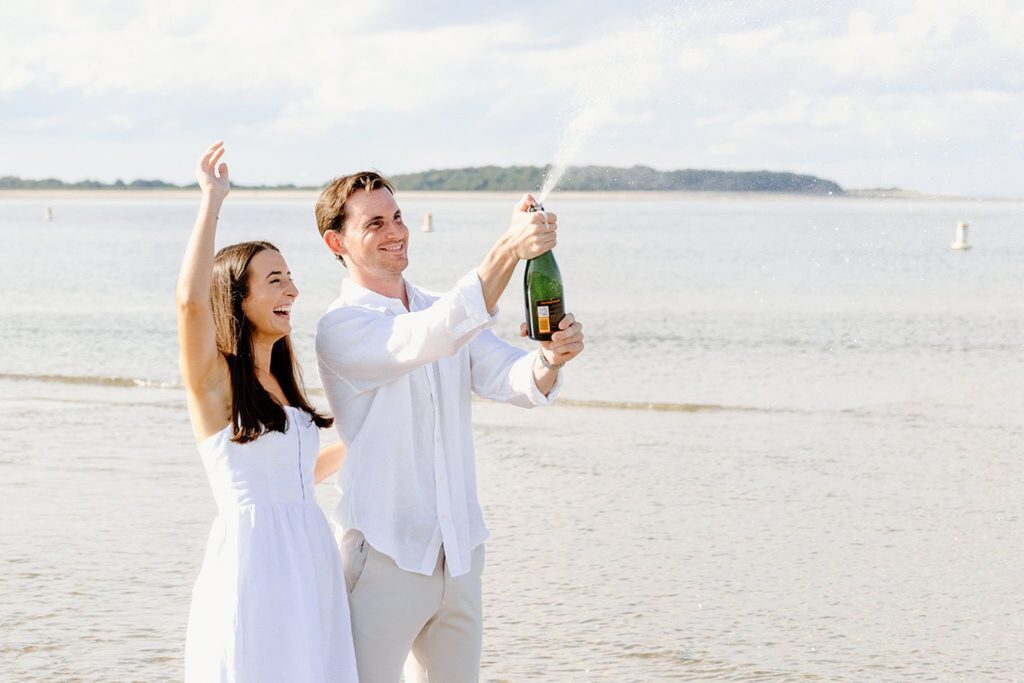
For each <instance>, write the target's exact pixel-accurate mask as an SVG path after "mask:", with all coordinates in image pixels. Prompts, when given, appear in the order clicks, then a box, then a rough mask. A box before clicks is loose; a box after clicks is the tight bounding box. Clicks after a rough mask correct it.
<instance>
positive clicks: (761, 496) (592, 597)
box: [0, 194, 1024, 681]
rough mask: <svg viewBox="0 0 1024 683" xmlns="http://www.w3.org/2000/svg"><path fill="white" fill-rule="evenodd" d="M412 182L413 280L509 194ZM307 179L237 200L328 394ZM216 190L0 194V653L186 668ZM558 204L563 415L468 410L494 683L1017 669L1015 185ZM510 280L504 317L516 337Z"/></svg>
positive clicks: (47, 671)
mask: <svg viewBox="0 0 1024 683" xmlns="http://www.w3.org/2000/svg"><path fill="white" fill-rule="evenodd" d="M399 199H400V203H401V204H402V207H403V209H404V210H405V213H406V217H407V222H408V223H409V224H410V227H411V229H412V231H413V232H412V242H411V247H410V256H411V261H412V264H411V266H410V268H409V271H408V275H409V278H410V279H412V280H413V281H415V282H417V283H418V284H420V285H422V286H424V287H427V288H431V289H437V290H443V289H446V288H447V287H448V286H450V285H451V284H452V283H454V281H455V280H456V279H457V278H458V277H459V276H460V275H462V274H463V273H465V272H466V271H468V270H469V269H471V268H472V267H474V266H475V265H476V264H477V263H478V262H479V260H480V258H481V257H482V255H483V253H484V252H485V251H486V249H487V247H488V246H489V245H490V243H491V242H492V241H493V240H494V239H495V238H496V236H497V235H499V234H500V233H501V231H502V230H503V229H504V227H505V225H506V224H507V218H508V213H509V211H510V210H511V206H512V204H513V200H514V198H512V197H503V196H493V195H481V196H474V197H466V196H464V195H459V196H451V197H445V196H437V195H416V194H406V195H402V196H400V198H399ZM312 204H313V197H312V196H297V197H290V198H281V197H266V198H265V197H260V198H245V197H241V196H238V197H236V196H232V197H229V198H228V200H227V204H226V206H225V208H224V210H223V211H222V213H221V233H220V235H219V238H220V239H219V242H220V243H222V244H227V243H229V242H232V241H238V240H242V239H254V238H261V239H269V240H270V241H272V242H274V243H275V244H277V245H278V246H279V247H280V248H281V250H282V252H283V253H284V256H285V258H286V259H287V260H288V262H289V265H290V267H291V269H292V271H293V274H294V275H295V277H296V280H297V282H298V285H299V288H300V292H301V294H300V297H299V300H298V303H297V305H296V308H295V310H294V313H293V324H294V327H295V332H294V335H293V336H294V341H295V344H296V348H297V350H298V352H299V355H300V358H301V360H302V361H303V363H304V365H305V367H306V368H308V370H309V371H308V372H307V375H306V379H307V382H308V384H309V385H310V389H311V391H312V394H313V396H314V398H315V399H316V400H317V401H319V402H321V403H322V395H321V393H320V392H319V382H318V378H317V377H316V371H315V363H314V362H313V358H312V355H311V354H312V331H313V327H314V325H315V321H316V319H317V317H318V316H319V315H320V313H321V312H322V311H323V310H324V309H325V308H326V306H327V304H328V303H329V302H330V301H331V300H332V299H333V298H334V297H335V296H336V294H337V291H338V287H339V284H340V280H341V277H342V275H343V270H342V269H341V267H340V265H339V264H338V263H337V262H336V261H333V260H332V258H331V257H330V255H329V254H328V253H327V252H326V251H325V249H324V248H323V247H322V246H321V245H320V243H319V240H318V235H317V233H316V228H315V225H314V222H313V218H312ZM196 205H197V201H196V200H195V199H191V198H190V199H177V198H166V197H165V198H161V197H160V196H159V195H154V196H143V197H138V196H128V197H126V198H114V199H111V198H110V197H109V196H99V195H97V196H95V197H84V198H82V197H78V198H75V197H65V198H46V197H42V196H40V198H39V199H36V198H29V199H24V198H22V199H10V198H3V199H0V240H2V242H3V244H4V245H5V247H6V248H5V257H4V277H3V280H4V288H3V291H4V294H5V296H4V303H5V305H4V307H3V308H2V309H0V387H2V388H3V391H2V392H0V491H2V492H3V496H2V497H0V519H2V520H4V523H3V524H2V525H0V564H2V571H0V678H9V679H10V680H18V681H53V680H83V681H85V680H88V681H93V680H95V681H110V680H144V681H161V680H177V679H180V677H181V657H182V648H183V644H184V627H185V619H186V616H187V610H188V599H189V593H190V590H191V583H192V581H193V580H194V578H195V574H196V572H198V569H199V562H200V559H201V555H202V549H203V545H204V542H205V536H206V532H207V530H208V526H209V523H210V521H211V519H212V517H213V515H214V511H215V508H214V504H213V500H212V498H211V496H210V494H209V490H208V487H207V485H206V483H205V481H204V478H203V472H202V467H201V464H200V462H199V459H198V456H197V454H196V452H195V447H194V442H193V440H192V437H191V432H190V429H189V426H188V421H187V416H186V413H185V409H184V402H183V397H182V393H181V389H180V386H179V383H178V377H177V369H176V357H177V348H176V343H177V342H176V337H175V332H174V308H173V295H174V281H175V277H176V274H177V270H178V266H179V264H180V259H181V254H182V252H183V249H184V244H185V241H186V239H187V236H188V233H189V230H190V228H191V224H192V221H193V219H194V211H195V208H196ZM45 206H52V207H53V209H54V215H55V219H56V220H55V221H54V222H53V223H43V222H42V220H41V217H42V212H43V208H44V207H45ZM547 207H548V209H549V210H552V211H555V212H557V213H558V214H559V216H560V236H559V248H558V250H557V252H556V253H557V255H558V259H559V264H560V267H561V270H562V273H563V277H564V278H565V280H566V289H567V303H568V308H569V310H571V311H573V312H574V313H575V314H576V315H577V317H578V318H579V319H580V320H581V321H582V322H583V323H584V327H585V333H586V336H587V350H586V352H585V353H584V355H583V356H581V357H580V358H579V359H578V360H577V361H575V362H574V363H573V364H571V365H570V366H569V367H568V368H567V369H566V383H565V387H564V389H563V393H562V395H561V397H560V401H559V405H558V406H556V407H553V408H551V409H546V410H534V411H523V410H517V409H514V408H510V407H507V406H500V405H495V404H492V403H488V402H479V403H478V404H476V406H475V414H476V437H477V450H478V453H477V457H478V467H479V478H480V489H481V499H482V502H483V504H484V508H485V514H486V515H487V519H488V523H489V526H490V527H491V530H492V533H493V536H494V537H493V539H492V541H491V542H490V544H489V546H488V567H487V570H486V573H485V614H486V616H485V620H486V633H485V652H484V660H483V677H484V679H485V680H510V681H515V680H556V681H562V680H581V681H583V680H593V681H605V680H607V681H626V680H780V681H782V680H822V681H835V680H849V681H863V680H922V679H930V680H1017V679H1019V678H1020V676H1021V675H1022V672H1024V661H1022V660H1024V656H1022V655H1021V654H1020V652H1021V646H1022V645H1024V596H1022V593H1021V591H1020V588H1019V578H1018V576H1017V574H1018V571H1017V568H1018V567H1019V566H1020V565H1021V563H1022V562H1024V540H1022V538H1024V534H1022V531H1024V528H1022V521H1021V513H1022V511H1024V503H1022V501H1021V498H1020V495H1019V486H1018V485H1017V484H1018V483H1019V482H1020V481H1021V480H1022V477H1024V464H1022V462H1021V458H1020V455H1021V451H1022V448H1021V447H1022V443H1024V442H1022V436H1024V415H1022V410H1021V397H1022V396H1024V353H1022V351H1024V342H1022V339H1024V299H1022V297H1021V294H1022V292H1024V268H1022V267H1021V264H1022V263H1024V204H1022V203H1018V202H968V201H904V200H900V201H896V200H866V199H857V200H853V199H838V198H831V199H830V198H770V197H765V198H751V197H749V196H744V197H736V198H721V197H685V196H664V195H654V196H650V195H648V196H636V197H625V198H623V197H618V196H603V195H591V196H582V197H581V196H563V197H560V196H559V195H557V194H555V195H553V196H552V197H550V198H549V200H548V202H547ZM428 210H429V211H431V212H432V213H433V216H434V225H435V232H433V233H430V234H423V233H420V232H419V231H418V225H419V223H420V219H421V217H422V215H423V213H424V212H425V211H428ZM958 220H967V221H969V222H970V223H971V233H970V237H971V242H972V244H973V245H974V248H973V249H972V250H970V251H968V252H954V251H952V250H951V249H950V242H952V240H953V234H954V227H955V224H956V221H958ZM520 278H521V271H520V272H517V274H516V276H514V278H513V284H512V286H511V287H510V291H509V292H508V293H507V294H506V295H505V297H504V298H503V300H502V303H501V308H502V312H501V315H500V320H499V323H498V328H497V331H498V333H499V334H501V335H502V336H504V337H505V338H507V339H510V340H515V343H520V344H524V346H528V345H526V344H525V343H524V342H523V341H522V340H518V339H517V336H516V335H517V330H518V324H519V321H520V320H521V319H522V299H521V294H520V293H519V292H520V287H519V283H520V281H521V280H520ZM330 438H332V436H331V435H329V434H325V439H330ZM318 496H319V497H320V499H321V502H322V503H323V504H324V505H325V506H330V505H331V504H332V503H333V501H334V500H336V496H337V493H336V491H334V490H333V488H332V487H331V486H330V485H321V486H320V487H319V489H318Z"/></svg>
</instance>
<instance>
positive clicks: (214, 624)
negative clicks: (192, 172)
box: [177, 142, 356, 683]
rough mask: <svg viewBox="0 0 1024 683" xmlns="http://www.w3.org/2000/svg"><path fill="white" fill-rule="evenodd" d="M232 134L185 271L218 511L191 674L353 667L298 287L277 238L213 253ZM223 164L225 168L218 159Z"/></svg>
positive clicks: (194, 618)
mask: <svg viewBox="0 0 1024 683" xmlns="http://www.w3.org/2000/svg"><path fill="white" fill-rule="evenodd" d="M223 155H224V146H223V143H222V142H218V143H216V144H214V145H213V146H211V147H210V148H209V149H208V150H207V151H206V153H205V154H204V155H203V157H202V158H201V159H200V161H199V166H198V168H197V169H196V179H197V180H198V181H199V187H200V189H201V190H202V193H203V200H202V204H201V206H200V209H199V217H198V218H197V219H196V224H195V227H194V228H193V229H192V236H191V238H190V239H189V243H188V247H187V248H186V251H185V260H184V262H183V263H182V266H181V273H180V275H179V277H178V291H177V300H178V337H179V342H180V345H181V358H180V363H181V374H182V377H183V378H184V382H185V388H186V390H187V395H188V410H189V416H190V417H191V420H192V429H193V431H194V432H195V437H196V441H197V442H198V443H199V452H200V454H201V456H202V460H203V466H204V467H205V468H206V473H207V476H208V478H209V480H210V486H211V487H212V489H213V493H214V497H215V498H216V500H217V508H218V511H219V514H218V516H217V518H216V520H215V521H214V524H213V528H212V529H211V531H210V538H209V542H208V543H207V547H206V556H205V558H204V560H203V567H202V570H201V571H200V574H199V578H198V580H197V581H196V584H195V588H194V591H193V595H192V608H191V610H190V613H189V622H188V636H187V639H186V646H185V679H186V681H233V682H234V681H237V682H238V683H246V682H248V681H295V682H306V681H332V682H334V681H355V680H356V667H355V655H354V653H353V649H352V634H351V625H350V622H349V612H348V601H347V593H346V590H345V579H344V575H343V573H342V567H341V559H340V557H339V554H338V550H337V546H336V545H335V543H334V537H333V534H332V533H331V528H330V525H329V524H328V522H327V519H326V518H325V517H324V514H323V512H322V511H321V510H320V508H319V507H318V506H317V504H316V499H315V497H314V494H313V484H314V468H315V469H316V478H317V479H322V478H324V477H325V476H327V475H328V474H330V473H331V472H332V471H334V470H336V469H337V467H338V464H339V463H340V459H341V456H342V454H343V449H342V447H341V446H340V445H339V446H336V447H331V448H328V449H325V450H324V453H323V454H322V456H323V457H321V459H320V461H319V462H317V451H318V448H319V433H318V431H317V428H323V427H328V426H330V425H331V424H332V420H331V419H330V418H328V417H324V416H323V415H320V414H319V413H317V411H316V410H314V409H313V408H312V407H311V405H310V403H309V401H308V399H307V398H306V396H305V393H304V391H303V388H302V384H301V380H300V379H299V374H298V372H297V368H296V364H295V360H294V358H293V356H292V351H291V345H290V342H289V337H288V335H289V333H290V332H291V323H290V321H289V318H290V314H291V307H292V303H293V302H294V301H295V298H296V297H297V296H298V290H297V289H296V287H295V283H294V282H292V279H291V275H290V273H289V272H288V266H287V264H286V263H285V261H284V258H283V257H282V256H281V254H280V253H279V252H278V251H277V249H276V248H275V247H274V246H273V245H271V244H269V243H267V242H244V243H241V244H233V245H231V246H228V247H225V248H223V249H221V250H220V251H219V252H217V254H216V256H215V255H214V249H213V244H214V233H215V232H216V225H217V218H218V214H219V212H220V207H221V204H222V203H223V201H224V198H225V197H226V196H227V194H228V190H229V183H228V168H227V164H223V163H221V164H220V166H219V168H218V166H217V164H218V162H219V161H220V159H221V157H222V156H223ZM215 169H216V170H215Z"/></svg>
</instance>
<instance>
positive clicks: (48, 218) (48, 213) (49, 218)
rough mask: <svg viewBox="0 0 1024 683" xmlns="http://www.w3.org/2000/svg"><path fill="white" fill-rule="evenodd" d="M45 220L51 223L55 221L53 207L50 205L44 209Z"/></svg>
mask: <svg viewBox="0 0 1024 683" xmlns="http://www.w3.org/2000/svg"><path fill="white" fill-rule="evenodd" d="M43 222H44V223H51V222H53V207H50V206H48V207H46V208H45V209H44V210H43Z"/></svg>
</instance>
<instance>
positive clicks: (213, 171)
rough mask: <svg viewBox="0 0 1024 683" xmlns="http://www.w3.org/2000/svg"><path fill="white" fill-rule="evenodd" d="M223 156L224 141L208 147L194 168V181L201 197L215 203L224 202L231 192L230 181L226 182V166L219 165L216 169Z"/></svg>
mask: <svg viewBox="0 0 1024 683" xmlns="http://www.w3.org/2000/svg"><path fill="white" fill-rule="evenodd" d="M222 156H224V141H223V140H220V141H218V142H215V143H213V144H212V145H210V148H209V149H207V150H206V152H205V153H204V154H203V156H202V158H200V159H199V164H198V165H197V166H196V181H198V183H199V189H200V190H202V192H203V197H204V198H207V199H212V200H214V201H217V202H221V201H224V198H225V197H227V196H228V192H230V191H231V181H230V180H228V165H227V164H221V165H220V167H219V168H218V166H217V162H218V161H220V159H221V157H222Z"/></svg>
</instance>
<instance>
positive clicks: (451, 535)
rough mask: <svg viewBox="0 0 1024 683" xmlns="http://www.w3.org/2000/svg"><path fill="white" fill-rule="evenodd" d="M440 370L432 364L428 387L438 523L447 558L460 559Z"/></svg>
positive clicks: (428, 373) (429, 371)
mask: <svg viewBox="0 0 1024 683" xmlns="http://www.w3.org/2000/svg"><path fill="white" fill-rule="evenodd" d="M438 372H439V368H438V367H437V364H436V363H431V364H430V366H429V368H428V371H427V386H428V387H429V389H430V403H431V405H432V406H433V408H434V444H433V448H434V451H433V452H434V490H435V491H436V496H435V498H436V501H437V502H436V505H437V521H438V524H439V525H440V527H441V544H442V546H443V547H444V548H445V556H446V557H458V541H457V539H456V535H455V525H454V524H453V523H452V498H451V488H450V487H449V486H448V461H447V458H446V457H445V452H444V439H443V438H442V432H441V406H440V401H439V400H438V391H437V382H438V379H439V377H438Z"/></svg>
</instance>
